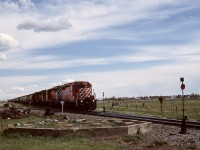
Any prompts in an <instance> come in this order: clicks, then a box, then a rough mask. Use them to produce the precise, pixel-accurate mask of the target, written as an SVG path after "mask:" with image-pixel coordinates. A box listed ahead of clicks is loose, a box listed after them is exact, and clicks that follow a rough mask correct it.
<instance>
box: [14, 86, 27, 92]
mask: <svg viewBox="0 0 200 150" xmlns="http://www.w3.org/2000/svg"><path fill="white" fill-rule="evenodd" d="M11 91H14V92H27V91H28V89H27V88H24V87H13V88H11Z"/></svg>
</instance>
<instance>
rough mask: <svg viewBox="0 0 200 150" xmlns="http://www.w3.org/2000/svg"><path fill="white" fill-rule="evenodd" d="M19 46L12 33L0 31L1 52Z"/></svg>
mask: <svg viewBox="0 0 200 150" xmlns="http://www.w3.org/2000/svg"><path fill="white" fill-rule="evenodd" d="M18 46H19V43H18V41H17V40H15V39H14V38H13V37H12V36H11V35H8V34H2V33H0V52H3V51H7V50H10V49H12V48H16V47H18Z"/></svg>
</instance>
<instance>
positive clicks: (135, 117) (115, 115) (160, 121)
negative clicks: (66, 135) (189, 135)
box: [17, 108, 200, 129]
mask: <svg viewBox="0 0 200 150" xmlns="http://www.w3.org/2000/svg"><path fill="white" fill-rule="evenodd" d="M17 109H21V110H22V109H25V108H17ZM31 110H35V111H38V110H41V111H44V109H40V108H31ZM51 111H52V112H60V111H61V110H60V109H51ZM67 112H69V113H77V114H87V115H95V116H102V117H112V118H120V119H130V120H140V121H148V122H153V123H158V124H165V125H172V126H181V124H182V120H177V119H165V118H163V119H162V118H158V117H152V116H141V115H133V114H123V113H117V112H109V111H106V112H96V111H92V112H85V111H83V112H77V111H67ZM187 127H188V128H196V129H200V122H195V121H188V122H187Z"/></svg>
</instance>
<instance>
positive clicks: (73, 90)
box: [10, 81, 96, 110]
mask: <svg viewBox="0 0 200 150" xmlns="http://www.w3.org/2000/svg"><path fill="white" fill-rule="evenodd" d="M10 101H11V102H18V103H23V104H29V105H39V106H43V107H44V106H51V107H56V106H61V104H60V102H61V101H63V102H64V105H66V106H70V107H73V108H74V107H75V108H77V109H81V110H95V109H96V100H95V99H94V95H93V94H92V85H91V84H90V83H89V82H86V81H76V82H71V83H66V84H64V85H60V86H55V87H53V88H51V89H47V90H42V91H40V92H36V93H33V94H29V95H25V96H21V97H18V98H14V99H11V100H10Z"/></svg>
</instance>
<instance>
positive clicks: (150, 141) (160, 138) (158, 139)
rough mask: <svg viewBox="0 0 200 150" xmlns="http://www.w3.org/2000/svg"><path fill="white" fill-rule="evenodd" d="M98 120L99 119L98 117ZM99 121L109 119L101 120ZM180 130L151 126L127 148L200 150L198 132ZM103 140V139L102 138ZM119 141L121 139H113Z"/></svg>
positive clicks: (88, 117)
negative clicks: (181, 131) (150, 128)
mask: <svg viewBox="0 0 200 150" xmlns="http://www.w3.org/2000/svg"><path fill="white" fill-rule="evenodd" d="M66 115H67V116H69V117H74V114H66ZM76 117H77V118H85V119H89V120H91V119H97V117H95V116H88V115H77V114H76ZM98 118H99V117H98ZM100 118H101V119H110V118H103V117H100ZM180 130H181V128H180V127H177V126H169V125H160V124H153V128H152V130H151V131H150V132H149V133H147V134H145V135H141V138H140V140H139V141H138V142H136V143H135V142H128V143H126V144H129V147H130V148H131V149H132V148H133V149H136V150H144V149H147V150H151V149H155V150H160V149H162V150H188V149H200V130H198V129H187V134H179V132H180ZM102 140H103V138H102ZM115 140H121V139H115Z"/></svg>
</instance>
